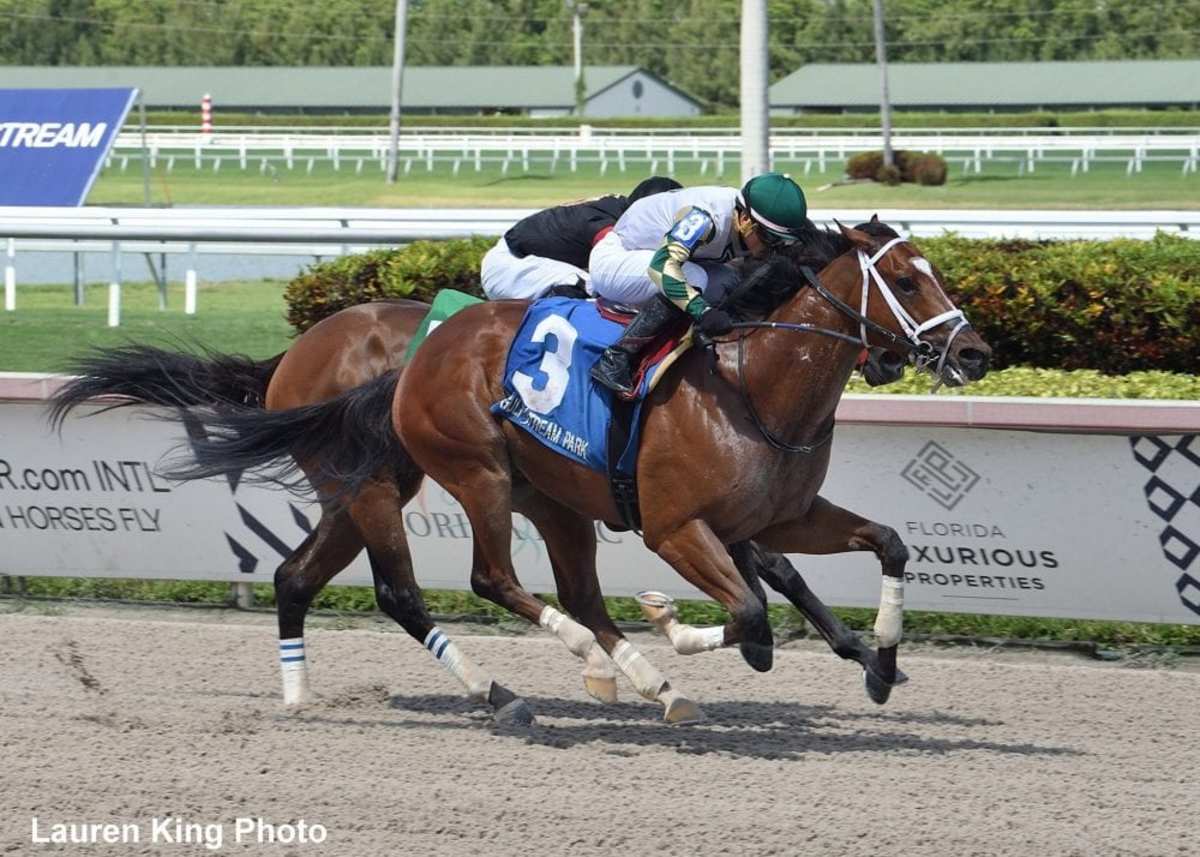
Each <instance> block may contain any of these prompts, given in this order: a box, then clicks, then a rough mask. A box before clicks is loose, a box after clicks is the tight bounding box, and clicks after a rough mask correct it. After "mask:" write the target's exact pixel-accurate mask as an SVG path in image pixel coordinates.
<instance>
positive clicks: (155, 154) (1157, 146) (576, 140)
mask: <svg viewBox="0 0 1200 857" xmlns="http://www.w3.org/2000/svg"><path fill="white" fill-rule="evenodd" d="M1072 130H1073V129H1072ZM1072 130H1067V129H1062V130H1061V131H1055V132H1053V133H1051V132H1048V131H1047V129H931V130H923V129H912V130H909V129H901V130H898V131H897V132H896V133H895V135H894V137H893V144H894V145H895V146H896V148H899V149H914V150H919V151H929V152H937V153H939V154H941V155H944V156H945V157H946V158H947V159H948V160H950V161H951V162H952V163H955V164H957V165H959V166H960V167H961V169H962V170H964V171H971V172H976V173H978V172H981V171H982V169H983V164H984V163H985V162H989V161H1006V162H1011V163H1015V164H1016V165H1017V168H1018V170H1019V171H1020V172H1022V173H1024V172H1027V171H1028V172H1033V171H1035V170H1036V169H1037V167H1038V165H1039V164H1042V163H1055V162H1058V163H1061V164H1064V165H1066V164H1069V165H1070V168H1071V174H1072V175H1076V174H1078V173H1080V172H1088V171H1089V170H1090V168H1091V167H1092V165H1093V164H1096V163H1101V162H1105V161H1115V162H1119V163H1120V164H1122V165H1123V166H1124V168H1125V170H1126V172H1127V173H1128V174H1134V173H1138V172H1141V171H1142V168H1143V166H1144V165H1145V164H1146V163H1148V162H1153V161H1166V162H1170V163H1172V164H1178V165H1179V167H1180V171H1181V173H1182V174H1183V175H1187V174H1188V173H1194V172H1196V171H1197V169H1198V167H1200V132H1197V130H1196V129H1192V128H1189V129H1180V131H1179V132H1178V133H1170V132H1168V131H1166V130H1163V131H1156V132H1153V133H1151V132H1146V131H1136V132H1133V133H1130V132H1128V131H1126V130H1124V129H1120V130H1115V131H1114V132H1112V133H1100V132H1099V131H1098V130H1097V129H1078V130H1080V131H1081V132H1082V133H1073V132H1072ZM814 131H819V132H820V133H814ZM881 145H882V142H881V139H880V137H879V131H878V130H877V129H783V130H776V131H775V132H773V133H772V134H771V138H770V158H771V164H772V166H773V167H780V168H784V167H786V168H789V169H792V170H800V171H802V172H803V173H804V174H805V175H807V174H809V173H810V172H811V171H812V170H813V169H814V168H815V169H816V170H818V171H819V172H821V173H824V172H826V171H828V170H829V169H830V167H831V165H832V167H833V169H835V170H838V169H840V166H841V164H842V162H843V161H844V160H845V159H846V158H847V157H849V156H850V155H853V154H855V153H857V152H863V151H870V150H877V149H879V148H880V147H881ZM146 148H147V154H148V157H149V159H150V162H151V165H152V166H155V167H157V166H158V165H159V164H160V162H161V163H162V165H163V166H164V168H165V169H167V170H168V171H169V170H172V169H174V167H175V165H176V164H177V163H187V164H190V165H191V166H192V167H194V168H195V169H201V168H210V169H213V170H220V169H221V168H222V166H226V167H236V168H238V169H241V170H248V169H258V170H260V171H263V172H266V171H269V170H274V169H276V168H278V167H282V168H285V169H288V170H292V169H296V168H298V167H303V168H305V169H307V170H309V171H311V170H312V169H313V168H314V167H315V165H316V164H317V163H328V164H330V165H331V166H332V167H333V169H335V170H340V169H342V168H343V167H344V168H346V169H352V170H354V171H355V172H358V173H361V172H362V171H363V170H364V169H380V170H382V169H384V168H385V167H386V158H387V151H388V136H387V134H386V133H385V132H382V131H377V130H374V129H354V130H352V129H344V128H339V129H336V130H335V131H333V132H331V131H330V130H328V129H308V130H307V131H305V132H301V130H300V129H279V130H276V129H265V128H264V129H257V130H236V131H235V130H228V131H226V130H218V131H216V132H214V133H211V134H203V133H200V132H198V131H195V130H183V129H171V130H160V129H154V130H153V131H151V132H149V133H148V134H147V135H146ZM141 151H142V138H141V135H140V134H135V133H130V132H126V133H123V134H121V135H119V136H118V138H117V141H116V144H115V146H114V151H113V154H112V155H111V156H110V159H109V163H110V164H112V163H114V162H115V163H116V164H117V166H119V167H126V166H128V164H129V162H130V161H131V160H135V159H138V158H140V157H141ZM740 155H741V137H740V135H739V134H738V133H737V131H736V130H734V129H728V130H727V129H705V130H697V129H655V130H642V129H593V128H591V127H590V126H586V125H585V126H582V127H581V128H580V129H578V130H577V131H572V132H564V131H557V132H554V131H547V130H545V129H529V128H512V129H477V128H474V129H466V128H457V129H451V128H447V129H410V130H409V131H406V133H404V134H403V135H402V136H401V138H400V153H399V160H400V166H401V168H402V170H403V171H404V172H405V173H408V172H411V171H412V170H413V169H414V168H418V169H419V168H424V169H426V170H428V171H432V170H433V169H434V167H435V164H439V163H449V164H450V165H451V170H452V172H454V173H458V172H459V171H460V169H463V168H466V169H474V170H476V171H480V170H482V169H483V168H484V167H485V165H486V166H497V165H498V166H499V167H500V171H501V172H502V173H507V172H508V171H509V170H510V169H517V168H519V169H521V170H523V171H528V170H529V169H531V168H532V167H533V166H535V165H537V166H539V167H545V166H548V167H549V168H550V169H552V170H553V169H557V168H558V167H559V166H560V164H561V165H564V166H565V167H566V168H568V169H570V170H571V171H572V172H574V171H575V170H577V169H578V168H579V166H580V165H590V166H595V167H598V168H599V170H600V172H601V173H602V174H603V173H605V172H607V171H608V170H609V169H610V168H611V169H616V170H618V171H620V172H625V171H626V169H627V168H628V167H629V165H630V164H637V165H638V168H639V169H641V168H643V167H644V165H646V164H649V165H650V172H659V171H664V172H666V173H668V174H673V173H674V172H675V170H676V165H677V164H682V163H687V164H691V165H695V166H698V167H699V170H700V173H701V175H713V176H714V177H719V176H722V175H724V174H725V172H726V169H727V167H729V168H733V169H736V167H737V164H738V163H739V158H740Z"/></svg>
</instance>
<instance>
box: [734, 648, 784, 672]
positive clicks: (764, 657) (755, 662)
mask: <svg viewBox="0 0 1200 857" xmlns="http://www.w3.org/2000/svg"><path fill="white" fill-rule="evenodd" d="M738 649H740V650H741V652H742V657H743V658H745V659H746V663H748V664H750V666H751V668H752V669H756V670H758V671H759V672H760V673H765V672H768V671H769V670H770V669H771V665H772V664H773V663H774V662H775V647H774V646H764V645H763V644H762V643H753V642H749V641H743V642H741V643H738Z"/></svg>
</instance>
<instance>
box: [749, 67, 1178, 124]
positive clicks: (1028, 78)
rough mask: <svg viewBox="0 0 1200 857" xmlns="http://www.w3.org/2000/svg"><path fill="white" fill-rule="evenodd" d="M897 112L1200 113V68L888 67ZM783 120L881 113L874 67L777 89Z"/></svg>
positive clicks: (830, 70)
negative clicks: (1124, 109) (1118, 110)
mask: <svg viewBox="0 0 1200 857" xmlns="http://www.w3.org/2000/svg"><path fill="white" fill-rule="evenodd" d="M888 89H889V94H890V97H891V102H892V106H893V107H894V108H898V109H901V110H949V111H954V110H973V111H996V112H1010V111H1019V110H1020V111H1024V110H1042V109H1044V110H1052V109H1061V108H1069V109H1073V110H1090V109H1097V110H1098V109H1103V108H1115V107H1138V108H1164V107H1186V108H1191V109H1194V108H1196V107H1197V106H1198V105H1200V60H1123V61H1114V62H979V63H889V64H888ZM769 98H770V104H771V110H772V111H774V112H776V113H780V114H791V113H842V112H859V111H876V110H878V109H879V70H878V68H877V67H876V66H875V65H874V64H873V63H856V64H834V63H814V64H812V65H806V66H803V67H801V68H799V69H797V70H796V71H794V72H792V73H791V74H789V75H788V76H787V77H785V78H783V79H782V80H780V81H779V82H778V83H776V84H775V85H774V86H772V87H771V88H770V92H769Z"/></svg>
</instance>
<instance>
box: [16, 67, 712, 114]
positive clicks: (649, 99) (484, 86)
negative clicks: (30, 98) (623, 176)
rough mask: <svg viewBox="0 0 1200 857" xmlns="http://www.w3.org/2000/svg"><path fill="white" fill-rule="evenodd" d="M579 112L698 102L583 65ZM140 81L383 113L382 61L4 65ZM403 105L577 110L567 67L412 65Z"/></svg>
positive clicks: (59, 84) (412, 110) (165, 93)
mask: <svg viewBox="0 0 1200 857" xmlns="http://www.w3.org/2000/svg"><path fill="white" fill-rule="evenodd" d="M584 84H585V96H584V109H583V115H585V116H593V117H602V116H663V117H674V116H695V115H698V114H699V113H700V103H699V102H698V101H697V100H696V99H695V98H693V97H692V96H690V95H688V94H687V93H685V92H683V91H682V90H680V89H678V88H676V87H674V86H672V85H671V84H670V83H668V82H666V81H665V80H663V79H662V78H660V77H658V76H657V75H654V74H652V73H650V72H648V71H646V70H645V69H643V68H639V67H638V66H632V65H628V66H586V67H585V68H584ZM103 86H136V87H137V88H139V89H140V90H142V93H143V95H144V97H145V101H146V106H147V107H149V108H152V109H185V110H193V109H198V107H199V104H200V98H201V96H203V95H204V94H205V93H208V94H211V95H212V99H213V109H214V110H215V111H217V112H218V115H219V112H220V111H221V110H230V111H237V112H261V113H379V112H383V113H387V112H388V110H389V109H390V107H391V69H390V68H388V67H386V66H352V67H317V66H306V67H301V68H294V67H281V66H238V67H231V66H193V67H159V66H76V67H66V66H0V88H6V89H7V88H21V87H49V88H73V87H103ZM401 98H402V103H403V110H404V112H405V113H406V114H422V113H424V114H430V113H451V114H454V113H457V114H478V113H513V114H523V115H528V116H567V115H570V114H573V113H574V112H575V75H574V70H573V69H572V68H571V67H569V66H410V67H408V68H406V69H405V70H404V88H403V92H402V95H401Z"/></svg>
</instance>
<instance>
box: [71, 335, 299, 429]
mask: <svg viewBox="0 0 1200 857" xmlns="http://www.w3.org/2000/svg"><path fill="white" fill-rule="evenodd" d="M282 359H283V355H282V354H279V355H276V356H275V357H271V358H269V359H267V360H251V359H250V358H249V357H243V356H242V355H240V354H219V353H217V352H215V351H207V350H199V351H168V350H166V349H164V348H155V347H153V346H150V345H122V346H119V347H117V348H97V349H93V350H92V351H91V352H89V353H87V354H85V355H83V356H82V357H77V358H76V359H74V360H73V361H72V362H71V363H69V364H68V365H67V366H66V367H65V371H67V372H68V373H70V374H72V375H74V376H75V377H74V378H72V379H71V380H70V381H68V382H67V383H66V384H65V385H64V386H63V387H61V388H60V389H59V390H58V392H57V393H55V394H54V395H53V396H52V397H51V405H50V415H49V416H50V424H51V426H53V427H54V428H56V429H58V428H61V427H62V423H63V420H65V419H66V417H67V414H69V413H70V412H71V411H72V410H74V409H75V408H76V407H78V406H79V405H82V404H83V403H84V402H86V401H88V400H89V399H92V398H95V397H97V396H105V397H111V399H113V400H110V401H109V402H107V403H106V407H104V408H103V409H102V410H106V411H107V410H111V409H113V408H123V407H127V406H129V405H165V406H168V407H174V408H187V407H192V406H195V405H215V404H219V403H232V404H240V405H251V406H254V407H262V403H263V400H264V399H265V398H266V394H267V384H268V383H270V380H271V376H272V375H273V374H274V373H275V369H276V367H277V366H278V365H279V361H280V360H282ZM114 400H115V401H114Z"/></svg>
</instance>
